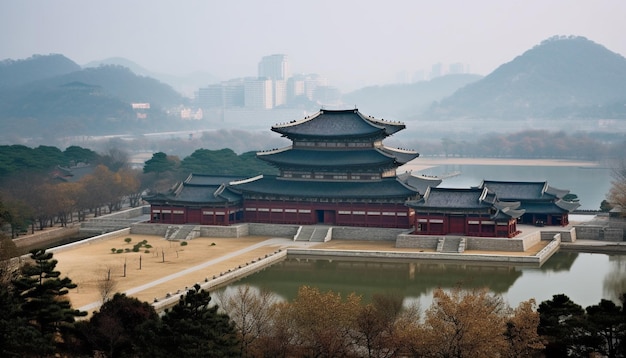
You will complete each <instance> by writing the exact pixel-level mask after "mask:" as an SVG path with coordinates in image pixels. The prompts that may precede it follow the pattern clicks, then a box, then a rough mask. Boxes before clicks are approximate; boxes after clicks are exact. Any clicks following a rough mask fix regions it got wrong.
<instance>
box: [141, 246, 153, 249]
mask: <svg viewBox="0 0 626 358" xmlns="http://www.w3.org/2000/svg"><path fill="white" fill-rule="evenodd" d="M143 247H145V248H146V249H151V248H152V245H144V246H143Z"/></svg>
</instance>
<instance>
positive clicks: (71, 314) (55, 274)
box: [13, 249, 87, 342]
mask: <svg viewBox="0 0 626 358" xmlns="http://www.w3.org/2000/svg"><path fill="white" fill-rule="evenodd" d="M30 253H31V258H32V259H33V261H34V262H33V263H27V264H26V265H24V266H23V267H22V269H21V273H20V276H19V277H18V278H17V279H16V280H14V281H13V284H14V286H15V288H16V294H17V295H18V297H19V300H20V311H21V315H22V317H23V318H24V319H25V320H26V321H27V322H28V324H29V325H30V326H32V327H34V328H36V329H37V330H38V331H39V332H40V333H41V334H42V335H44V337H46V338H47V339H49V340H50V341H51V342H53V341H55V340H56V338H57V335H58V334H59V333H61V330H62V328H63V326H64V324H68V323H72V322H74V320H75V318H76V317H79V316H85V315H86V314H87V313H86V312H81V311H78V310H75V309H73V308H72V305H71V303H70V301H69V300H68V299H67V298H65V297H64V296H65V295H66V294H67V293H68V290H69V289H72V288H75V287H76V284H74V283H72V280H70V279H69V278H68V277H64V278H60V275H61V273H60V272H59V271H55V270H54V269H55V267H56V264H57V260H54V259H52V253H48V252H46V251H45V250H43V249H36V250H31V252H30Z"/></svg>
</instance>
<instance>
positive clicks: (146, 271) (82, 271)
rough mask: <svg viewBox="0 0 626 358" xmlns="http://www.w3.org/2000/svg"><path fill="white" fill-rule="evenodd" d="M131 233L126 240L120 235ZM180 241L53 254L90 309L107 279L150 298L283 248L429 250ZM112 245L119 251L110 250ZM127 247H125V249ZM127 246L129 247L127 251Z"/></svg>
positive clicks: (117, 241) (368, 244)
mask: <svg viewBox="0 0 626 358" xmlns="http://www.w3.org/2000/svg"><path fill="white" fill-rule="evenodd" d="M128 237H130V238H131V242H130V243H126V242H125V240H124V239H125V238H128ZM143 240H146V245H150V246H151V247H146V246H145V245H143V246H142V247H141V249H140V250H139V252H132V248H133V246H134V245H135V244H137V243H139V242H141V241H143ZM187 243H188V244H187V245H186V246H181V243H180V242H172V241H167V240H165V239H164V238H162V237H158V236H148V235H133V234H129V235H125V236H120V237H116V238H111V239H108V240H102V241H97V242H93V243H90V244H88V245H82V246H79V247H76V248H72V249H68V250H62V251H60V252H56V253H55V254H54V258H55V259H57V260H58V264H57V270H59V271H60V272H61V274H62V276H67V277H69V278H70V279H72V281H73V282H74V283H76V284H77V285H78V287H77V288H76V289H73V290H70V293H69V295H68V296H69V299H70V300H71V301H72V305H73V306H74V307H75V308H78V309H83V310H88V311H91V310H93V309H94V308H95V307H97V305H96V303H99V302H101V301H102V293H101V292H102V290H103V287H104V285H105V284H104V283H103V282H106V280H107V278H108V277H110V280H111V281H110V282H113V283H114V290H113V291H114V292H126V293H127V294H128V295H129V296H133V297H136V298H138V299H140V300H142V301H147V302H152V301H153V300H154V299H155V298H163V297H164V296H165V295H166V294H167V293H168V292H170V293H175V292H177V291H178V290H181V291H183V290H184V289H185V287H191V286H193V285H194V284H195V283H197V282H204V280H205V279H207V278H208V279H211V278H212V277H213V276H214V275H215V276H219V274H220V273H221V272H226V271H228V270H229V269H234V268H236V267H238V266H239V265H245V263H246V262H251V261H252V260H255V259H258V258H261V257H264V256H265V255H266V254H271V253H273V252H276V251H277V250H278V249H282V248H286V247H290V246H291V247H293V246H298V247H303V246H305V247H308V248H319V249H338V250H360V251H404V252H415V251H424V252H428V251H432V250H423V249H419V250H416V249H401V248H396V247H395V242H393V241H381V242H375V241H354V240H332V241H329V242H327V243H294V242H293V241H292V240H289V239H276V238H269V237H256V236H253V237H243V238H236V239H234V238H196V239H193V240H190V241H187ZM544 246H545V243H540V244H538V245H537V246H535V247H533V248H531V249H530V250H527V251H526V252H520V253H506V254H507V255H533V254H535V253H537V252H538V251H539V250H541V249H542V248H543V247H544ZM112 249H116V251H117V250H122V251H124V252H122V253H113V252H112ZM127 249H128V250H127ZM127 251H130V252H127ZM466 253H468V254H469V253H471V254H479V253H482V254H502V252H480V251H467V252H466Z"/></svg>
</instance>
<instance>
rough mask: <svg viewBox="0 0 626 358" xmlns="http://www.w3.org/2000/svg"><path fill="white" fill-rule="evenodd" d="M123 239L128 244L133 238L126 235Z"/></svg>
mask: <svg viewBox="0 0 626 358" xmlns="http://www.w3.org/2000/svg"><path fill="white" fill-rule="evenodd" d="M124 241H126V243H127V244H130V242H131V241H133V239H132V238H130V237H127V238H125V239H124Z"/></svg>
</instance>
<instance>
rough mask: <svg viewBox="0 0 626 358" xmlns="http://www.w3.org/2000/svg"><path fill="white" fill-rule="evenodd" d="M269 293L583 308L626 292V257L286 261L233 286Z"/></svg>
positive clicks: (563, 255) (565, 255) (563, 254)
mask: <svg viewBox="0 0 626 358" xmlns="http://www.w3.org/2000/svg"><path fill="white" fill-rule="evenodd" d="M238 285H250V286H252V287H256V288H259V289H261V288H262V289H268V290H270V291H272V292H274V293H276V294H278V295H279V296H280V297H281V298H283V299H287V300H291V299H293V298H294V297H295V295H296V293H297V291H298V288H299V287H300V286H302V285H309V286H313V287H318V288H319V289H320V290H321V291H323V292H325V291H328V290H332V291H334V292H340V293H341V294H342V296H345V295H348V294H350V293H352V292H354V293H357V294H359V295H362V296H363V299H364V300H366V301H367V300H369V299H370V298H371V296H372V295H373V294H374V293H385V292H393V293H397V294H400V295H402V296H403V297H404V299H405V303H409V302H414V301H419V303H420V305H421V307H422V309H425V308H427V307H428V306H429V305H430V303H431V301H432V292H433V290H434V289H436V288H438V287H441V288H444V289H447V288H453V287H456V286H458V285H461V286H462V287H466V288H474V287H489V288H490V290H491V291H493V292H495V293H498V294H501V295H502V296H503V297H504V298H505V300H506V301H507V302H508V303H509V304H510V305H511V306H517V305H518V304H519V302H521V301H525V300H528V299H530V298H535V300H536V301H537V302H538V303H539V302H541V301H545V300H548V299H551V298H552V295H554V294H557V293H564V294H566V295H568V296H569V297H570V298H571V299H572V300H573V301H574V302H576V303H578V304H579V305H581V306H583V307H587V306H589V305H593V304H597V303H598V302H600V299H601V298H607V299H612V300H615V301H616V302H619V301H617V297H618V296H619V293H620V292H626V255H612V256H609V255H604V254H587V253H571V252H559V253H557V254H555V255H554V256H553V257H552V258H550V259H549V260H548V262H546V263H545V264H544V265H543V266H542V267H541V268H536V267H520V266H510V265H486V264H482V265H476V264H464V263H456V262H441V261H424V260H407V261H403V262H391V261H368V262H364V261H348V260H336V259H333V260H330V259H307V258H288V259H286V260H285V261H282V262H279V263H277V264H275V265H273V266H271V267H269V268H267V269H265V270H263V271H261V272H258V273H256V274H253V275H251V276H248V277H246V278H244V279H242V280H240V281H238V282H236V283H233V284H231V285H230V286H229V287H228V288H227V290H230V289H232V288H234V287H236V286H238Z"/></svg>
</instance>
